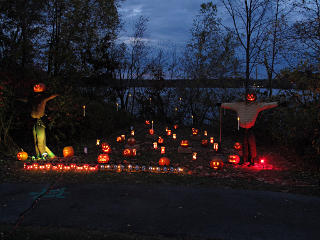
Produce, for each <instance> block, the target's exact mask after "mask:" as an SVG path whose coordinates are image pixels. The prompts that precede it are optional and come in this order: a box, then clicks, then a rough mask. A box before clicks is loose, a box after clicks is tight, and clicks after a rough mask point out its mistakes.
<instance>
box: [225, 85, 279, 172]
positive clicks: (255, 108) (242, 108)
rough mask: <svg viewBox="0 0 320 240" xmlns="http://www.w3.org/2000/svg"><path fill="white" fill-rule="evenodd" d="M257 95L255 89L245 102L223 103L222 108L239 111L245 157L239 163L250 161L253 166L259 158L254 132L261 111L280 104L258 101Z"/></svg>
mask: <svg viewBox="0 0 320 240" xmlns="http://www.w3.org/2000/svg"><path fill="white" fill-rule="evenodd" d="M256 99H257V95H256V93H255V92H254V91H253V90H250V91H248V93H247V94H246V99H245V102H234V103H222V104H221V108H225V109H230V110H233V111H236V112H237V115H238V121H239V127H240V129H241V131H242V133H243V145H242V146H243V157H242V158H241V160H240V162H239V164H240V165H242V164H244V163H245V162H249V165H248V166H253V165H254V162H255V160H256V158H257V150H256V140H255V136H254V133H253V126H254V124H255V122H256V119H257V116H258V114H259V112H261V111H263V110H266V109H270V108H274V107H277V106H278V103H277V102H269V103H266V102H260V103H258V102H256Z"/></svg>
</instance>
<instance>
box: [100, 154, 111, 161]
mask: <svg viewBox="0 0 320 240" xmlns="http://www.w3.org/2000/svg"><path fill="white" fill-rule="evenodd" d="M109 160H110V157H109V155H108V154H106V153H102V154H100V155H99V156H98V163H108V162H109Z"/></svg>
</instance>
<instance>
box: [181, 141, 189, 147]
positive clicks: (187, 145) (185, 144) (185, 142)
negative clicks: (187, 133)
mask: <svg viewBox="0 0 320 240" xmlns="http://www.w3.org/2000/svg"><path fill="white" fill-rule="evenodd" d="M180 145H181V147H189V141H188V140H181V143H180Z"/></svg>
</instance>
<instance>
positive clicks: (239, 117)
mask: <svg viewBox="0 0 320 240" xmlns="http://www.w3.org/2000/svg"><path fill="white" fill-rule="evenodd" d="M239 122H240V117H239V116H238V131H239Z"/></svg>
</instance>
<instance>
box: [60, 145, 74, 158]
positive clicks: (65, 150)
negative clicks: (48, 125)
mask: <svg viewBox="0 0 320 240" xmlns="http://www.w3.org/2000/svg"><path fill="white" fill-rule="evenodd" d="M62 154H63V157H72V156H73V155H74V150H73V147H72V146H67V147H64V148H63V150H62Z"/></svg>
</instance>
